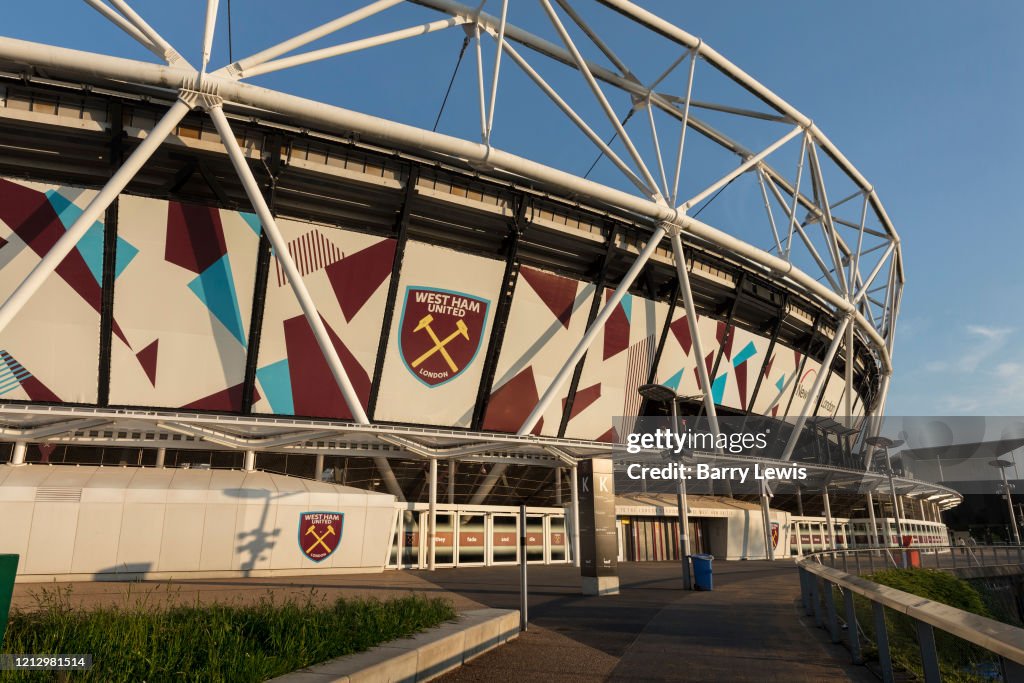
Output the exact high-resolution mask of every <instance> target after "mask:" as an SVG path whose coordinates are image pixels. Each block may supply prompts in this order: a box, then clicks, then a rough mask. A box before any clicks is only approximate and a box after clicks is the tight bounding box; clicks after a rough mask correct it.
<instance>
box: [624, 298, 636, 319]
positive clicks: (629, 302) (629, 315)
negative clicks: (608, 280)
mask: <svg viewBox="0 0 1024 683" xmlns="http://www.w3.org/2000/svg"><path fill="white" fill-rule="evenodd" d="M622 310H623V311H624V312H625V313H626V320H632V319H633V295H632V294H627V295H625V296H624V297H622Z"/></svg>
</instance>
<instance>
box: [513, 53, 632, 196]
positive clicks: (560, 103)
mask: <svg viewBox="0 0 1024 683" xmlns="http://www.w3.org/2000/svg"><path fill="white" fill-rule="evenodd" d="M505 51H506V52H508V56H509V57H511V58H512V61H514V62H515V63H516V64H517V65H518V66H519V68H520V69H522V70H523V71H525V72H526V75H527V76H529V77H530V79H531V80H532V81H533V82H534V83H536V84H537V87H539V88H540V89H541V90H543V91H544V94H545V95H547V96H548V98H549V99H550V100H551V101H552V102H554V103H555V105H556V106H557V107H558V108H559V109H561V110H562V113H563V114H565V115H566V116H568V117H569V120H570V121H572V122H573V123H575V124H576V127H577V128H579V129H580V130H581V131H582V132H583V134H584V135H586V136H587V137H588V138H590V141H591V142H593V143H594V145H596V146H597V148H598V149H599V150H601V153H602V154H604V155H605V156H606V157H608V160H609V161H611V162H612V163H613V164H615V167H616V168H618V169H619V170H620V171H621V172H622V173H623V175H625V176H626V178H627V179H629V181H630V182H631V183H633V185H635V186H636V188H637V189H638V190H640V191H641V192H644V193H649V188H648V187H647V184H646V183H644V181H643V180H642V179H641V178H640V177H639V176H638V175H636V173H634V172H633V169H631V168H630V167H629V165H628V164H627V163H626V162H624V161H623V160H622V159H621V158H620V157H619V155H618V154H616V153H615V151H614V150H612V148H611V147H609V146H608V144H607V143H606V142H605V141H604V140H602V139H601V136H599V135H598V134H597V133H595V132H594V131H593V129H592V128H591V127H590V126H588V125H587V122H586V121H584V120H583V118H582V117H581V116H580V115H579V114H577V113H576V110H574V109H573V108H572V107H571V106H569V103H568V102H566V101H565V100H563V99H562V97H561V95H559V94H558V93H557V92H556V91H555V89H554V88H552V87H551V86H550V85H548V82H547V81H545V80H544V78H543V77H542V76H541V75H540V74H539V73H537V71H536V70H535V69H534V68H533V67H532V66H530V63H529V62H527V61H526V59H524V58H523V56H522V55H520V54H519V52H518V51H517V50H516V49H515V48H514V47H512V45H510V44H509V43H508V41H505Z"/></svg>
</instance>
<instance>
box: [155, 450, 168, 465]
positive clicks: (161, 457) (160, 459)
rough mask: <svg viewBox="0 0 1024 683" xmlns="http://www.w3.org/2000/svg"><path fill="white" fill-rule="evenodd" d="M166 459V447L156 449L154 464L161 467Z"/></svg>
mask: <svg viewBox="0 0 1024 683" xmlns="http://www.w3.org/2000/svg"><path fill="white" fill-rule="evenodd" d="M166 461H167V449H166V448H162V447H161V448H158V449H156V465H155V466H156V467H163V466H164V463H165V462H166Z"/></svg>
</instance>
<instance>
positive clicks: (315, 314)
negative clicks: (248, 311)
mask: <svg viewBox="0 0 1024 683" xmlns="http://www.w3.org/2000/svg"><path fill="white" fill-rule="evenodd" d="M207 111H208V112H209V114H210V118H211V119H213V125H214V126H215V127H216V128H217V134H218V135H220V139H221V142H222V143H223V144H224V149H225V150H226V151H227V153H228V157H229V158H230V159H231V165H232V166H233V167H234V169H235V173H237V174H238V179H239V180H240V181H241V182H242V187H243V188H244V189H245V194H246V196H247V197H248V198H249V202H250V203H251V204H252V207H253V209H254V210H255V211H256V214H257V215H258V216H259V219H260V223H261V224H262V226H263V232H264V234H266V236H267V239H269V240H270V245H271V246H272V247H273V249H274V255H275V256H276V257H277V260H278V262H279V263H280V264H281V267H282V268H283V269H284V271H285V275H286V276H287V278H288V284H290V285H291V288H292V291H293V292H294V294H295V298H296V299H297V300H298V302H299V307H300V308H301V309H302V313H303V315H305V317H306V321H307V322H308V323H309V327H310V329H311V330H312V331H313V336H314V337H315V338H316V341H317V345H318V346H319V347H320V353H322V354H323V356H324V360H325V361H326V362H327V367H328V368H330V371H331V374H332V375H333V376H334V381H335V382H336V383H337V385H338V389H340V390H341V395H342V397H343V398H344V399H345V404H346V405H347V406H348V409H349V412H350V413H351V414H352V419H353V420H354V421H355V422H358V423H359V424H370V420H369V418H368V417H367V416H366V411H365V410H363V404H362V403H361V402H360V400H359V396H358V395H357V394H356V390H355V388H354V387H353V386H352V381H351V380H350V379H349V376H348V373H347V372H346V371H345V366H344V365H342V363H341V358H339V356H338V351H337V349H335V348H334V343H333V342H332V341H331V338H330V337H329V336H328V334H327V328H326V327H325V326H324V322H323V319H322V318H321V317H320V313H319V311H318V310H317V308H316V304H315V303H314V302H313V298H312V297H311V296H310V294H309V290H308V289H307V288H306V284H305V282H303V280H302V275H301V274H300V273H299V269H298V268H297V267H296V265H295V260H294V259H292V256H291V253H290V252H289V251H288V244H287V243H286V242H285V240H284V237H283V236H282V235H281V231H280V230H279V229H278V227H277V221H276V220H275V219H274V215H273V213H271V211H270V207H269V206H267V200H266V198H265V197H264V196H263V193H262V192H261V191H260V188H259V184H258V183H257V182H256V178H255V177H254V176H253V174H252V169H251V168H249V162H248V161H246V159H245V155H244V154H243V153H242V149H241V148H240V147H239V146H238V140H237V138H235V133H234V131H232V130H231V124H230V123H228V119H227V117H226V116H225V115H224V110H223V109H222V108H221V105H219V104H216V105H213V106H209V107H208V108H207ZM126 165H127V163H126ZM373 461H374V463H375V464H376V466H377V469H378V470H379V471H380V474H381V478H382V479H383V480H384V484H385V486H387V489H388V492H389V493H390V494H391V495H393V496H395V497H396V498H397V499H398V500H400V501H404V500H405V495H404V494H403V493H402V488H401V486H399V484H398V480H397V479H396V478H395V474H394V472H393V471H392V470H391V465H390V464H388V460H387V458H386V457H384V456H374V458H373Z"/></svg>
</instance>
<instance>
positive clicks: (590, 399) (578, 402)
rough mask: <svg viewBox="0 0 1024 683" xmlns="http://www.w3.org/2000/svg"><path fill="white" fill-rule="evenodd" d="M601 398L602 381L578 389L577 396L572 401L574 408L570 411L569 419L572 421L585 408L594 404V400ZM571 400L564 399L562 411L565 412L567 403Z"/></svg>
mask: <svg viewBox="0 0 1024 683" xmlns="http://www.w3.org/2000/svg"><path fill="white" fill-rule="evenodd" d="M599 398H601V383H600V382H598V383H597V384H593V385H591V386H589V387H586V388H585V389H577V390H576V397H575V398H574V399H573V401H572V410H571V411H570V412H569V420H570V421H571V420H572V419H573V418H575V417H576V416H577V415H579V414H580V413H582V412H583V411H584V410H586V409H587V408H589V407H590V406H592V405H593V404H594V402H595V401H596V400H597V399H599ZM568 402H569V398H568V397H566V398H563V399H562V412H563V413H565V405H566V404H567V403H568Z"/></svg>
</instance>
